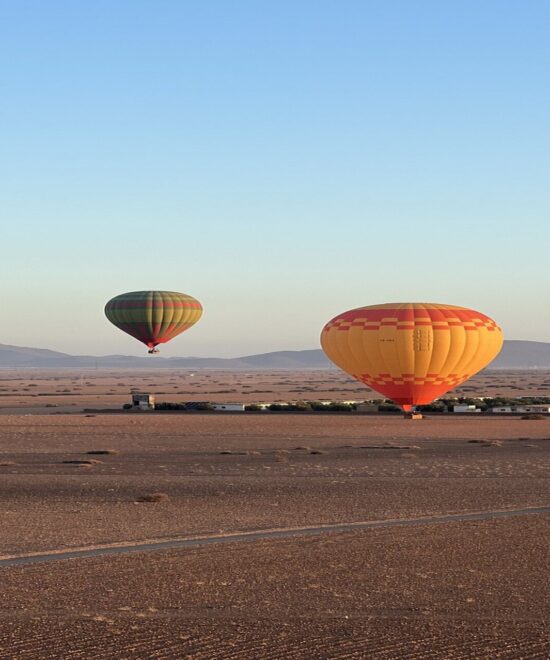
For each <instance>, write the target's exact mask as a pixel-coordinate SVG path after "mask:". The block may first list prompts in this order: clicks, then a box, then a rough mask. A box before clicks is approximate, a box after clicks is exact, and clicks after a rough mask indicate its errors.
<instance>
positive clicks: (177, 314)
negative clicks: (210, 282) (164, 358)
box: [105, 291, 202, 353]
mask: <svg viewBox="0 0 550 660" xmlns="http://www.w3.org/2000/svg"><path fill="white" fill-rule="evenodd" d="M201 315H202V306H201V304H200V302H199V301H198V300H196V299H195V298H193V297H192V296H188V295H187V294H185V293H177V292H175V291H132V292H130V293H122V294H121V295H119V296H115V297H114V298H112V299H111V300H109V302H108V303H107V304H106V305H105V316H106V317H107V318H108V319H109V321H111V323H113V325H116V327H117V328H120V329H121V330H123V331H124V332H127V333H128V334H129V335H131V336H132V337H135V338H136V339H137V340H138V341H141V342H143V343H144V344H145V345H146V346H147V348H148V349H149V353H158V350H157V349H156V346H158V344H165V343H166V342H167V341H170V340H171V339H173V338H174V337H176V336H177V335H179V334H180V333H181V332H184V330H187V329H188V328H190V327H191V326H192V325H194V324H195V323H196V322H197V321H198V320H199V319H200V317H201Z"/></svg>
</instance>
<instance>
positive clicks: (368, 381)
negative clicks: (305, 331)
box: [321, 303, 503, 411]
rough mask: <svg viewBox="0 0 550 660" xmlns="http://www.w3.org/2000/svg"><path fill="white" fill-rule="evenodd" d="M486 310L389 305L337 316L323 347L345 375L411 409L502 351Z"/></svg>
mask: <svg viewBox="0 0 550 660" xmlns="http://www.w3.org/2000/svg"><path fill="white" fill-rule="evenodd" d="M502 342H503V336H502V330H501V329H500V328H499V327H498V325H497V324H496V322H495V321H493V320H492V319H490V318H489V317H488V316H485V314H481V312H476V311H474V310H472V309H466V308H465V307H456V306H454V305H437V304H434V303H388V304H385V305H371V306H369V307H358V308H357V309H352V310H350V311H349V312H344V313H343V314H339V315H338V316H335V317H334V318H333V319H332V320H331V321H329V322H328V323H327V324H326V325H325V327H324V328H323V331H322V333H321V346H322V347H323V350H324V352H325V353H326V354H327V356H328V357H329V358H330V359H331V360H332V362H334V363H335V364H336V365H338V366H339V367H340V369H342V370H343V371H346V372H347V373H348V374H350V375H351V376H353V377H354V378H356V379H357V380H359V381H361V382H362V383H365V385H368V387H370V388H372V389H373V390H376V391H377V392H380V393H381V394H383V395H384V396H385V397H387V398H388V399H392V400H393V401H395V403H397V404H399V405H400V406H401V407H402V408H403V410H405V411H410V410H412V408H413V407H414V406H417V405H422V404H427V403H430V402H431V401H433V400H434V399H436V398H438V397H440V396H442V395H443V394H444V393H445V392H447V391H449V390H451V389H453V388H455V387H457V386H458V385H460V384H461V383H463V382H464V381H465V380H467V379H468V378H470V377H471V376H473V375H474V374H475V373H477V372H478V371H480V370H481V369H483V368H484V367H486V366H487V365H488V364H489V362H491V360H493V359H494V358H495V357H496V356H497V355H498V353H499V352H500V349H501V348H502Z"/></svg>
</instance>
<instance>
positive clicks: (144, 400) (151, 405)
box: [132, 392, 155, 410]
mask: <svg viewBox="0 0 550 660" xmlns="http://www.w3.org/2000/svg"><path fill="white" fill-rule="evenodd" d="M132 408H138V409H139V410H154V409H155V395H154V394H138V393H137V392H136V393H133V394H132Z"/></svg>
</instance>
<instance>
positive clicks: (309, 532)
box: [0, 506, 550, 568]
mask: <svg viewBox="0 0 550 660" xmlns="http://www.w3.org/2000/svg"><path fill="white" fill-rule="evenodd" d="M544 513H550V506H540V507H526V508H521V509H499V510H493V511H476V512H472V513H450V514H444V515H437V516H423V517H420V518H390V519H387V520H369V521H360V522H344V523H335V524H327V525H316V526H305V527H285V528H278V529H260V530H251V531H246V532H228V533H226V534H215V535H207V536H197V535H195V536H180V537H175V538H170V539H164V540H159V539H153V540H145V541H139V542H135V541H132V542H126V543H125V542H123V543H111V544H104V545H95V546H88V547H84V548H74V549H73V550H65V549H64V550H51V551H49V552H42V553H38V552H35V553H25V554H14V555H7V556H3V557H0V568H8V567H10V566H27V565H32V564H44V563H47V562H52V561H61V560H66V559H85V558H89V557H101V556H105V555H120V554H128V553H131V552H154V551H158V550H174V549H183V548H196V547H199V546H204V545H213V544H221V543H243V542H251V541H262V540H274V539H285V538H293V537H303V536H319V535H321V534H327V533H343V532H354V531H358V530H366V529H379V528H387V527H410V526H413V525H435V524H442V523H451V522H475V521H483V520H495V519H498V518H511V517H514V516H525V515H534V514H544Z"/></svg>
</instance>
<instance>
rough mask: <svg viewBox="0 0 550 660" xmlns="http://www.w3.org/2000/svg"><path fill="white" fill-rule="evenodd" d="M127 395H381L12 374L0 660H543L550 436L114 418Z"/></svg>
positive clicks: (0, 468) (213, 379) (0, 423)
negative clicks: (232, 659) (138, 659)
mask: <svg viewBox="0 0 550 660" xmlns="http://www.w3.org/2000/svg"><path fill="white" fill-rule="evenodd" d="M466 387H467V388H468V389H467V390H466V391H462V392H459V394H464V395H468V396H483V395H485V396H496V395H503V396H511V395H513V396H521V395H546V396H548V394H549V392H550V374H549V373H548V372H523V373H522V372H502V373H500V372H499V373H497V372H494V373H490V372H485V373H484V374H481V375H480V376H478V377H477V378H475V379H472V381H471V382H470V383H468V384H467V385H466ZM132 389H134V390H139V391H146V392H152V393H154V394H156V396H157V399H158V400H163V401H182V400H183V401H185V400H200V401H205V400H208V401H218V402H221V401H224V402H247V403H250V402H266V401H268V402H269V401H273V402H274V401H285V400H304V399H319V398H323V399H334V400H360V399H364V398H366V397H367V398H369V397H371V396H375V395H374V394H373V393H369V392H368V391H367V390H366V389H365V388H363V387H361V386H359V385H358V384H357V383H355V382H354V381H351V380H350V379H348V378H347V377H345V376H344V375H341V374H340V373H339V372H337V371H332V370H331V371H324V372H323V371H318V372H314V371H312V372H290V373H289V372H276V371H273V372H269V373H267V372H266V373H254V372H250V373H239V372H233V373H229V372H228V373H223V372H207V371H201V372H197V373H195V374H193V375H191V373H189V372H157V371H155V372H148V373H130V372H129V373H118V372H116V373H112V372H95V371H90V372H86V373H84V374H82V373H73V372H59V373H52V372H46V371H44V372H35V371H31V370H25V371H19V372H11V371H5V372H3V373H2V375H0V530H1V533H0V597H1V606H0V658H2V659H8V658H9V659H12V658H14V659H25V660H26V659H34V658H39V659H41V658H44V659H46V658H47V659H54V658H86V659H87V658H97V659H99V658H128V659H130V658H173V659H176V658H192V659H195V658H196V659H208V658H235V659H238V658H242V659H252V658H254V659H256V658H258V659H261V658H281V659H282V658H510V659H511V658H547V657H550V626H549V623H550V584H549V580H548V574H549V570H550V552H549V549H548V538H549V533H550V478H549V475H550V418H548V417H546V418H542V419H521V417H517V416H514V417H506V416H490V415H483V416H480V415H473V414H472V415H470V416H456V415H455V416H453V415H446V416H439V415H437V414H433V415H428V416H427V417H426V418H425V419H422V420H415V421H411V420H405V419H403V418H402V417H401V416H399V415H391V414H386V415H360V414H349V413H342V414H328V413H315V414H302V413H294V414H285V413H280V412H260V413H235V414H225V413H199V412H192V413H181V414H180V413H150V412H135V413H134V412H129V413H123V412H121V411H120V409H121V406H122V404H123V403H125V402H127V401H128V400H129V392H130V391H131V390H132ZM150 500H152V501H150ZM475 514H481V515H479V516H476V515H475ZM503 514H504V515H503ZM362 523H365V524H364V525H362ZM370 523H373V525H372V526H369V524H370ZM396 523H399V524H396ZM197 539H198V541H199V542H197V543H195V541H196V540H197Z"/></svg>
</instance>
